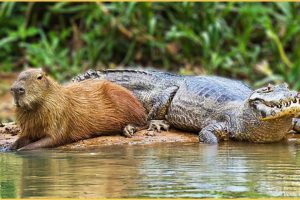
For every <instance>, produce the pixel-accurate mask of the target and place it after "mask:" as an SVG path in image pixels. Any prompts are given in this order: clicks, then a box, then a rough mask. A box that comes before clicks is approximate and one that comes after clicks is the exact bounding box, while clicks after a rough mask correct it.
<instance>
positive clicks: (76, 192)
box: [0, 142, 300, 198]
mask: <svg viewBox="0 0 300 200" xmlns="http://www.w3.org/2000/svg"><path fill="white" fill-rule="evenodd" d="M0 167H1V168H0V197H1V198H11V197H14V198H28V197H36V198H40V197H66V198H67V197H77V198H79V197H90V198H92V197H114V198H117V197H263V196H300V145H297V144H248V143H238V142H236V143H223V144H219V145H204V144H161V145H145V146H142V145H136V146H129V145H125V146H114V147H103V148H99V149H95V150H89V151H67V152H66V151H61V150H39V151H31V152H21V153H7V152H6V153H4V152H3V153H0Z"/></svg>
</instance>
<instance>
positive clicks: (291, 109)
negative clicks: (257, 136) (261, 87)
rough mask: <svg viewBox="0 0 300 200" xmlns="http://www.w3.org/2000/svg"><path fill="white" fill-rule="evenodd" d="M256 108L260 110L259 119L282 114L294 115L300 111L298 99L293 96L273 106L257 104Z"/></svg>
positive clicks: (282, 115)
mask: <svg viewBox="0 0 300 200" xmlns="http://www.w3.org/2000/svg"><path fill="white" fill-rule="evenodd" d="M258 109H259V110H261V118H260V120H263V121H265V120H271V119H277V118H281V117H284V116H296V115H298V114H299V113H300V99H299V98H295V99H294V100H290V101H287V102H283V103H280V104H277V105H275V106H266V105H258Z"/></svg>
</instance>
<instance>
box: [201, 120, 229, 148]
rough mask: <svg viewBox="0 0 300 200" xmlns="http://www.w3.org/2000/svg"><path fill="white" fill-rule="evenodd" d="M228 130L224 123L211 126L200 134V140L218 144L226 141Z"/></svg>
mask: <svg viewBox="0 0 300 200" xmlns="http://www.w3.org/2000/svg"><path fill="white" fill-rule="evenodd" d="M227 130H228V128H227V125H226V123H224V122H219V123H213V124H209V125H208V126H206V127H204V128H203V129H202V130H201V131H200V132H199V140H200V142H203V143H207V144H217V143H218V141H220V140H226V138H227V132H228V131H227Z"/></svg>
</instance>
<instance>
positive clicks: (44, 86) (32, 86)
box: [11, 69, 49, 109]
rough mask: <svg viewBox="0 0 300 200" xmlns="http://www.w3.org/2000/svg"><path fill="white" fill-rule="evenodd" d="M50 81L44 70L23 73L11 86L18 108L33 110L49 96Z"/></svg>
mask: <svg viewBox="0 0 300 200" xmlns="http://www.w3.org/2000/svg"><path fill="white" fill-rule="evenodd" d="M48 88H49V80H48V78H47V77H46V73H45V72H43V70H42V69H28V70H25V71H23V72H21V73H20V74H19V76H18V78H17V80H16V81H15V82H14V83H13V85H12V86H11V93H12V95H13V97H14V101H15V104H16V106H17V107H18V108H24V109H33V108H34V106H35V105H38V104H39V103H41V102H42V101H43V99H44V97H45V95H46V94H47V91H48Z"/></svg>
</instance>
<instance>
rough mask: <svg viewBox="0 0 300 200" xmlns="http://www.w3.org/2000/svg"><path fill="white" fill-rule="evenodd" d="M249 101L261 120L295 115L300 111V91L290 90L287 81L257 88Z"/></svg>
mask: <svg viewBox="0 0 300 200" xmlns="http://www.w3.org/2000/svg"><path fill="white" fill-rule="evenodd" d="M248 103H249V106H250V107H251V108H252V110H254V112H255V113H256V114H257V116H258V117H259V119H260V120H271V119H279V118H282V117H288V116H290V117H293V116H295V115H297V114H299V113H300V93H298V92H296V91H292V90H289V89H288V85H287V84H286V83H283V84H280V85H276V86H274V85H271V84H269V85H268V86H267V87H263V88H259V89H257V90H255V91H254V92H253V93H252V94H251V96H250V97H249V99H248Z"/></svg>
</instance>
